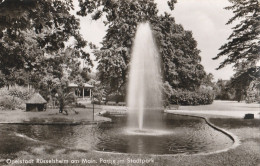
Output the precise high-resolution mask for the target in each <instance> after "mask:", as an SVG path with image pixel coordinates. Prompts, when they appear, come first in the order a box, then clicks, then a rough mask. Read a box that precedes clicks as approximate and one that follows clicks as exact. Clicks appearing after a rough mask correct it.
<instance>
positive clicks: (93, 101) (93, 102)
mask: <svg viewBox="0 0 260 166" xmlns="http://www.w3.org/2000/svg"><path fill="white" fill-rule="evenodd" d="M92 104H93V117H92V119H93V121H94V113H95V106H94V105H95V100H94V97H93V93H92Z"/></svg>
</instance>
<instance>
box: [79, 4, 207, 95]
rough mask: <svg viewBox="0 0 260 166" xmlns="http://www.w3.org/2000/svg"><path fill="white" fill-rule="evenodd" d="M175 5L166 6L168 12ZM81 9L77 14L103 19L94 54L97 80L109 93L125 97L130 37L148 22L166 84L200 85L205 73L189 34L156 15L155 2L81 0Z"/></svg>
mask: <svg viewBox="0 0 260 166" xmlns="http://www.w3.org/2000/svg"><path fill="white" fill-rule="evenodd" d="M174 2H175V1H170V2H169V3H168V4H169V6H170V8H171V9H173V8H174ZM80 6H81V10H80V11H79V12H78V14H80V15H83V16H85V15H88V14H92V18H93V19H94V20H96V19H99V18H100V17H102V15H105V17H106V20H105V21H104V24H105V25H106V26H107V27H108V29H107V34H106V36H105V37H104V39H103V42H102V48H101V49H100V50H96V51H95V52H94V54H95V55H96V57H97V60H98V62H99V65H98V68H97V69H98V70H99V73H98V76H99V79H100V81H101V83H102V84H103V85H104V87H105V88H106V89H107V90H109V91H110V92H108V93H111V92H114V93H116V94H123V95H124V94H125V92H126V81H127V78H128V68H129V62H130V54H131V48H132V44H133V38H134V36H135V32H136V28H137V25H138V23H140V22H144V21H149V22H150V24H151V26H152V29H153V31H154V36H155V38H156V42H157V45H158V49H159V52H160V54H161V56H162V62H163V70H162V71H163V73H162V75H164V79H165V81H167V82H169V84H170V85H171V86H172V87H173V88H181V89H182V88H184V89H189V90H194V89H196V88H197V87H198V86H199V85H200V83H201V80H202V79H203V78H204V76H205V72H204V69H203V66H202V65H201V64H200V56H199V52H200V51H199V50H198V49H197V48H196V47H197V43H196V41H195V40H194V39H193V37H192V33H191V32H190V31H185V30H184V29H183V27H182V26H181V25H178V24H176V23H175V21H174V18H173V17H171V16H170V15H169V14H167V13H166V14H164V15H159V14H158V9H157V5H156V3H155V2H154V1H152V0H133V1H128V0H122V1H112V0H106V1H102V0H99V1H84V2H83V1H80ZM91 6H92V8H91ZM93 6H95V7H94V8H93Z"/></svg>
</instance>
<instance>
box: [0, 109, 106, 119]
mask: <svg viewBox="0 0 260 166" xmlns="http://www.w3.org/2000/svg"><path fill="white" fill-rule="evenodd" d="M74 110H75V111H76V112H77V114H76V113H75V112H74V111H68V114H69V115H64V114H61V113H59V110H58V109H47V110H46V111H42V112H26V111H24V110H6V111H0V123H42V124H44V123H80V122H93V107H92V105H89V106H87V107H86V108H74ZM100 111H101V107H100V106H98V105H95V109H94V121H95V122H102V121H109V120H110V119H108V118H105V117H101V116H98V113H99V112H100Z"/></svg>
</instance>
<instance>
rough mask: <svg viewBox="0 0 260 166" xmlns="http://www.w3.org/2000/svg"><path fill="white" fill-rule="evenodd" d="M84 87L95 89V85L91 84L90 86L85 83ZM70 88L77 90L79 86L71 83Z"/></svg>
mask: <svg viewBox="0 0 260 166" xmlns="http://www.w3.org/2000/svg"><path fill="white" fill-rule="evenodd" d="M83 86H84V88H93V87H94V86H93V85H90V84H88V83H84V84H83ZM69 87H71V88H77V87H79V86H78V85H77V84H75V83H69Z"/></svg>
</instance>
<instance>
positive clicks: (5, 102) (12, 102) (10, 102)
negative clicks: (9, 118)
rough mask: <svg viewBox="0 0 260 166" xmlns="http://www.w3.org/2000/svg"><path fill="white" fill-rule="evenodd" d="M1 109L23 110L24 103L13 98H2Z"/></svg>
mask: <svg viewBox="0 0 260 166" xmlns="http://www.w3.org/2000/svg"><path fill="white" fill-rule="evenodd" d="M0 107H1V108H2V109H8V110H14V109H16V108H19V109H23V108H24V101H23V100H21V99H19V98H17V97H13V96H4V97H0Z"/></svg>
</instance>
